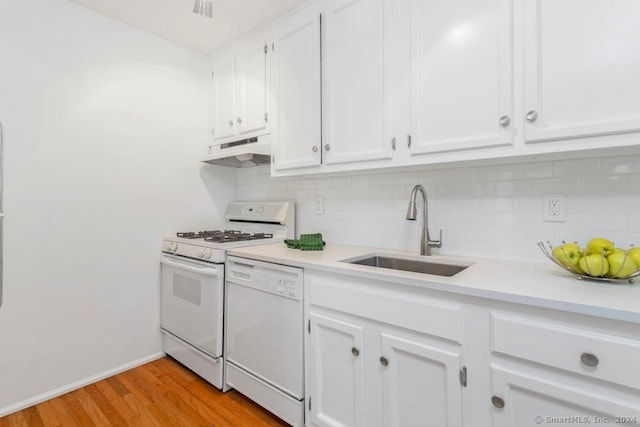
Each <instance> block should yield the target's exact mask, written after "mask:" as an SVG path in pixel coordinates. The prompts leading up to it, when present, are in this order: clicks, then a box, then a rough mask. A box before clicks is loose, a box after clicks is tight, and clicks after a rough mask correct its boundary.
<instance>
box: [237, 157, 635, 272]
mask: <svg viewBox="0 0 640 427" xmlns="http://www.w3.org/2000/svg"><path fill="white" fill-rule="evenodd" d="M415 184H422V185H423V186H424V187H425V189H426V190H427V194H428V198H429V230H430V232H431V235H432V237H435V236H437V233H438V231H439V230H440V229H443V239H444V245H443V248H442V249H441V250H439V251H435V252H436V253H449V254H458V255H468V256H480V257H498V258H506V259H522V260H532V261H540V262H548V261H546V260H545V259H544V256H543V255H542V254H541V253H540V250H539V249H538V248H537V247H536V242H538V241H540V240H543V241H546V240H551V241H552V242H553V243H555V244H557V243H559V242H560V241H562V240H566V241H574V240H575V241H578V242H580V243H581V244H586V242H587V240H589V239H590V238H592V237H596V236H603V237H608V238H610V239H612V240H614V241H615V242H616V243H617V244H619V245H621V246H628V245H629V244H631V243H636V244H637V245H640V156H629V157H610V158H602V159H580V160H566V161H556V162H531V163H522V164H513V165H511V164H509V165H496V166H482V167H456V168H450V169H425V170H412V171H410V172H395V173H388V172H384V173H379V172H371V173H366V172H359V173H358V174H355V175H350V176H349V175H345V176H332V175H329V176H315V177H312V178H306V177H303V178H299V177H294V178H277V179H274V178H270V177H269V167H268V166H261V167H255V168H244V169H239V170H238V199H242V200H250V199H255V200H267V199H279V200H286V199H288V200H295V201H296V202H297V219H296V221H297V233H298V234H301V233H315V232H320V233H322V234H323V236H324V239H325V241H327V242H328V243H329V244H330V243H344V244H353V245H365V246H374V247H380V248H388V249H404V250H410V251H416V252H417V251H418V249H419V239H420V233H421V227H422V212H419V216H418V220H417V221H407V220H406V219H405V215H406V209H407V205H408V200H409V194H410V192H411V189H412V188H413V186H414V185H415ZM554 193H560V194H564V195H565V196H566V200H567V205H566V209H567V221H566V222H564V223H548V222H544V221H543V218H542V211H543V196H544V195H545V194H554ZM317 197H323V198H324V207H325V213H324V214H323V215H316V214H315V213H314V209H315V201H314V200H315V198H317ZM418 205H419V207H420V208H421V207H422V199H421V197H419V199H418Z"/></svg>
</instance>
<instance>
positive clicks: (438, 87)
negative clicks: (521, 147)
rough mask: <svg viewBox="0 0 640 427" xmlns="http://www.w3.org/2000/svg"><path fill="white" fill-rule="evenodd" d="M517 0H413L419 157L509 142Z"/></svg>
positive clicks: (414, 145)
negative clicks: (512, 4)
mask: <svg viewBox="0 0 640 427" xmlns="http://www.w3.org/2000/svg"><path fill="white" fill-rule="evenodd" d="M512 14H513V13H512V8H511V0H458V1H456V2H451V1H448V0H428V1H426V0H410V11H409V15H410V18H409V21H410V22H409V25H410V52H411V53H410V55H411V70H410V72H409V73H408V74H410V79H411V84H410V107H411V125H410V128H411V130H410V133H411V146H410V149H411V154H425V153H434V152H443V151H456V150H464V149H469V148H476V147H488V146H498V145H506V144H510V143H511V142H512V133H513V132H512V129H513V123H512V120H513V117H512V115H513V101H512V93H513V89H512V86H513V71H512V69H513V67H512V40H513V30H512V28H513V24H512V22H513V19H512Z"/></svg>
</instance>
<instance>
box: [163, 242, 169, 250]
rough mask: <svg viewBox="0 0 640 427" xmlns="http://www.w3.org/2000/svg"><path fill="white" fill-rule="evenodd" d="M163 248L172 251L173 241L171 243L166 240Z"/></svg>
mask: <svg viewBox="0 0 640 427" xmlns="http://www.w3.org/2000/svg"><path fill="white" fill-rule="evenodd" d="M162 249H163V250H164V251H165V252H171V243H169V242H165V244H164V245H162Z"/></svg>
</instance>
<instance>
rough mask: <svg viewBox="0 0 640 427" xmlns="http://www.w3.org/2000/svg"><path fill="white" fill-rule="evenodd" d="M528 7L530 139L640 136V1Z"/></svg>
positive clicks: (569, 1) (542, 2)
mask: <svg viewBox="0 0 640 427" xmlns="http://www.w3.org/2000/svg"><path fill="white" fill-rule="evenodd" d="M524 7H525V9H524V17H525V18H524V19H525V22H524V26H525V28H524V29H525V39H524V41H525V52H524V53H525V58H524V59H525V70H524V72H525V99H524V108H525V110H524V114H525V115H526V119H525V128H524V130H525V139H526V140H527V141H545V140H556V139H567V138H576V137H584V136H594V135H607V134H616V133H626V132H638V131H640V80H639V78H638V77H639V76H640V25H639V23H638V22H639V20H640V2H638V1H637V0H526V1H525V2H524Z"/></svg>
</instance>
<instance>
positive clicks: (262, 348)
mask: <svg viewBox="0 0 640 427" xmlns="http://www.w3.org/2000/svg"><path fill="white" fill-rule="evenodd" d="M302 285H303V280H302V269H299V268H293V267H285V266H281V265H276V264H269V263H263V262H259V261H252V260H246V259H242V258H235V257H229V260H228V261H227V279H226V311H225V315H226V323H225V330H226V334H225V340H226V347H225V360H226V361H227V363H230V364H233V365H234V366H236V367H238V368H239V369H241V370H243V371H245V372H247V373H248V374H251V375H253V376H255V377H257V378H259V379H261V380H262V381H264V382H266V383H268V384H270V385H272V386H273V387H275V388H277V389H279V390H281V391H282V392H283V393H285V394H287V395H289V396H291V397H293V398H295V399H296V400H301V399H303V398H304V373H303V359H304V347H303V341H304V327H303V322H304V320H303V301H302V289H303V286H302Z"/></svg>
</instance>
